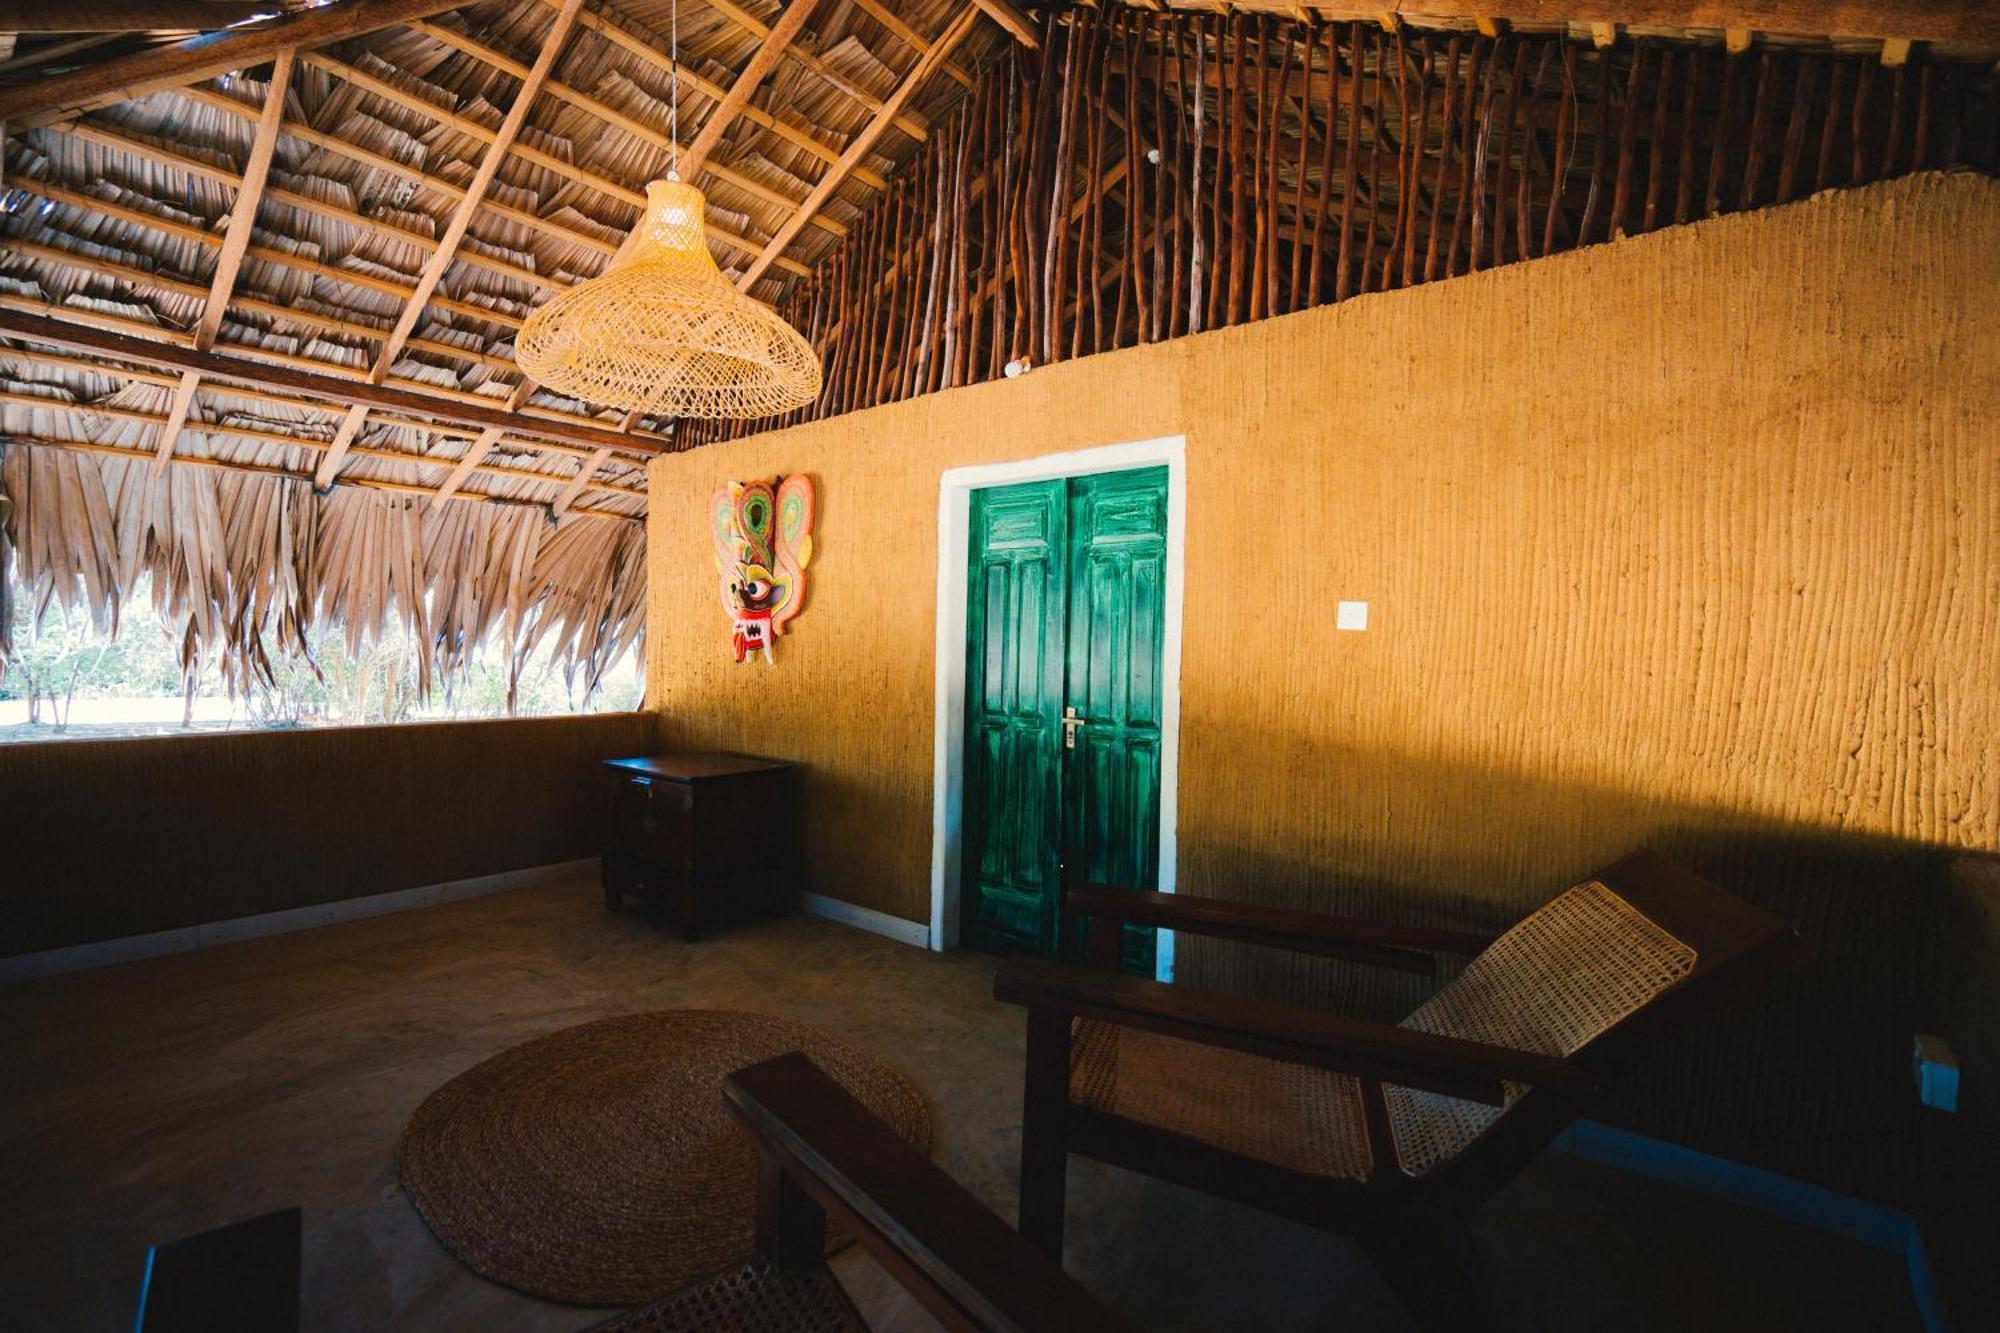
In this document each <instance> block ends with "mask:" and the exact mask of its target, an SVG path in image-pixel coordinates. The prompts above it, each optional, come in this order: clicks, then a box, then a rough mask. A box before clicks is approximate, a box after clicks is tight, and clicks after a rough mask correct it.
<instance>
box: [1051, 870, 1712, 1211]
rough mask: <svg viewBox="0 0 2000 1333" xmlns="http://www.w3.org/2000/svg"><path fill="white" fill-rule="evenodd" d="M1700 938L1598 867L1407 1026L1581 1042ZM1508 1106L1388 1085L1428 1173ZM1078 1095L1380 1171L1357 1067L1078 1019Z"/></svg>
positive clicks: (1261, 1154)
mask: <svg viewBox="0 0 2000 1333" xmlns="http://www.w3.org/2000/svg"><path fill="white" fill-rule="evenodd" d="M1694 964H1695V951H1694V950H1693V949H1692V948H1690V947H1688V946H1687V945H1686V944H1685V943H1683V942H1682V941H1680V940H1679V939H1676V938H1675V937H1674V936H1672V935H1670V934H1668V933H1667V932H1666V931H1664V930H1662V929H1661V928H1660V927H1659V926H1658V925H1656V924H1654V922H1653V921H1652V920H1651V919H1650V918H1648V917H1646V916H1645V915H1643V914H1642V913H1640V912H1639V911H1638V910H1637V909H1635V908H1634V907H1632V905H1631V904H1629V903H1627V902H1626V901H1625V900H1624V899H1623V898H1620V897H1619V896H1618V895H1617V894H1615V893H1613V892H1612V891H1611V890H1610V889H1608V888H1606V887H1605V886H1604V885H1603V884H1601V883H1598V882H1597V881H1595V880H1591V881H1588V882H1586V883H1583V884H1579V885H1577V886H1576V887H1575V888H1572V889H1570V890H1569V891H1568V892H1566V893H1564V894H1563V895H1562V896H1560V897H1558V898H1556V899H1555V900H1554V901H1553V902H1551V903H1549V904H1548V905H1547V906H1545V907H1543V908H1541V909H1540V910H1539V911H1537V912H1535V913H1533V914H1532V915H1530V916H1528V917H1526V918H1524V919H1523V920H1522V921H1520V922H1519V923H1517V924H1516V925H1515V926H1514V928H1513V929H1511V930H1509V931H1508V932H1507V933H1506V934H1504V935H1502V936H1500V938H1498V939H1496V940H1495V941H1493V943H1492V944H1491V945H1489V946H1487V948H1486V950H1485V951H1484V952H1483V953H1481V954H1480V955H1479V956H1478V957H1477V958H1475V959H1473V960H1472V962H1471V963H1469V964H1468V965H1467V966H1466V968H1465V970H1464V971H1463V972H1461V973H1460V974H1459V975H1458V976H1457V977H1456V978H1454V979H1453V980H1452V981H1451V982H1449V983H1448V984H1447V985H1445V986H1444V987H1443V988H1442V989H1440V990H1439V991H1438V993H1437V994H1436V995H1434V996H1432V997H1431V998H1430V999H1429V1000H1428V1001H1426V1002H1425V1003H1424V1004H1423V1005H1422V1006H1421V1007H1420V1008H1418V1009H1417V1010H1416V1011H1415V1012H1414V1013H1412V1014H1411V1015H1410V1016H1409V1017H1408V1018H1406V1019H1404V1020H1403V1023H1402V1026H1404V1027H1408V1028H1413V1029H1416V1030H1417V1031H1420V1032H1430V1033H1435V1034H1437V1035H1440V1036H1448V1037H1461V1038H1464V1039H1466V1040H1470V1041H1480V1042H1485V1043H1488V1044H1491V1045H1495V1046H1508V1047H1512V1048H1513V1049H1515V1050H1522V1051H1534V1052H1536V1053H1538V1054H1542V1055H1555V1056H1566V1055H1570V1054H1573V1053H1574V1052H1575V1051H1577V1050H1579V1049H1580V1048H1582V1047H1583V1046H1584V1045H1585V1044H1586V1043H1588V1042H1589V1041H1591V1040H1592V1039H1593V1038H1595V1037H1597V1036H1598V1035H1600V1034H1602V1033H1603V1032H1605V1031H1608V1030H1609V1029H1610V1028H1612V1027H1614V1026H1616V1025H1617V1024H1618V1023H1619V1022H1620V1021H1621V1020H1622V1019H1624V1018H1625V1017H1627V1016H1628V1015H1630V1014H1632V1013H1634V1012H1636V1011H1637V1010H1639V1009H1641V1008H1643V1007H1644V1006H1645V1005H1646V1004H1648V1003H1649V1002H1650V1001H1651V1000H1652V999H1653V998H1654V997H1655V996H1657V995H1659V994H1660V992H1662V991H1664V990H1666V989H1667V988H1668V987H1669V986H1672V985H1673V984H1675V983H1676V982H1678V981H1680V980H1681V979H1682V978H1683V977H1685V976H1687V975H1688V973H1690V972H1691V971H1693V970H1694ZM1526 1091H1527V1089H1526V1088H1524V1087H1522V1086H1521V1085H1519V1084H1513V1083H1510V1084H1507V1085H1506V1097H1505V1101H1506V1105H1504V1106H1487V1105H1485V1104H1483V1103H1480V1102H1468V1101H1463V1100H1461V1099H1459V1098H1456V1097H1446V1096H1443V1095H1442V1094H1439V1093H1434V1092H1423V1091H1420V1090H1417V1089H1414V1088H1404V1087H1397V1086H1394V1085H1384V1087H1383V1090H1382V1093H1383V1101H1384V1103H1385V1104H1386V1105H1387V1107H1388V1111H1389V1128H1390V1132H1391V1137H1392V1138H1393V1140H1394V1148H1395V1155H1396V1162H1397V1165H1398V1167H1399V1168H1400V1169H1401V1170H1402V1172H1403V1174H1404V1175H1406V1176H1410V1177H1419V1176H1424V1175H1427V1174H1429V1173H1430V1172H1431V1171H1434V1170H1436V1169H1437V1168H1438V1167H1440V1166H1442V1165H1444V1164H1445V1163H1446V1162H1449V1161H1451V1160H1452V1159H1453V1158H1455V1157H1457V1156H1458V1155H1459V1154H1460V1153H1461V1152H1463V1151H1464V1150H1465V1149H1466V1148H1467V1147H1468V1146H1469V1145H1470V1144H1471V1143H1472V1142H1473V1140H1475V1139H1477V1138H1478V1137H1479V1136H1480V1135H1481V1134H1483V1133H1485V1132H1486V1131H1487V1130H1488V1129H1490V1128H1491V1127H1492V1126H1493V1125H1494V1124H1495V1123H1496V1122H1498V1121H1499V1119H1500V1118H1501V1116H1503V1115H1505V1114H1506V1112H1507V1110H1508V1108H1509V1107H1512V1106H1513V1104H1514V1103H1515V1102H1516V1101H1518V1100H1519V1099H1520V1097H1521V1096H1522V1094H1523V1093H1525V1092H1526ZM1070 1098H1071V1100H1072V1101H1074V1102H1075V1103H1077V1104H1078V1105H1080V1106H1084V1107H1087V1108H1089V1109H1091V1110H1093V1111H1101V1112H1104V1113H1105V1114H1108V1115H1115V1116H1118V1117H1119V1118H1121V1119H1125V1120H1130V1121H1134V1122H1136V1123H1139V1124H1142V1125H1150V1126H1152V1127H1153V1128H1155V1129H1163V1130H1168V1131H1170V1132H1172V1133H1175V1134H1183V1135H1186V1136H1188V1137H1190V1138H1194V1139H1198V1140H1200V1141H1201V1142H1203V1143H1207V1144H1210V1145H1212V1146H1214V1147H1217V1148H1221V1149H1223V1150H1224V1151H1226V1152H1232V1153H1236V1154H1238V1155H1240V1156H1243V1157H1249V1158H1252V1159H1255V1160H1257V1161H1261V1162H1268V1163H1270V1164H1271V1165H1273V1166H1278V1167H1283V1168H1285V1169H1286V1170H1290V1171H1297V1172H1301V1173H1304V1174H1307V1175H1315V1176H1324V1177H1327V1178H1330V1179H1335V1180H1352V1181H1357V1182H1364V1183H1365V1182H1367V1181H1368V1180H1369V1179H1370V1178H1371V1177H1372V1175H1373V1173H1374V1159H1373V1154H1372V1153H1371V1151H1370V1149H1369V1143H1368V1123H1367V1119H1366V1115H1365V1112H1364V1111H1363V1109H1362V1101H1361V1085H1360V1083H1359V1082H1358V1081H1357V1080H1356V1079H1355V1078H1353V1077H1352V1076H1350V1075H1347V1074H1340V1073H1335V1072H1332V1071H1329V1070H1323V1069H1315V1068H1312V1067H1311V1066H1308V1065H1298V1064H1290V1063H1287V1062H1286V1061H1283V1060H1273V1059H1270V1058H1268V1057H1265V1056H1259V1055H1248V1054H1245V1053H1243V1052H1241V1051H1233V1050H1229V1049H1227V1048H1225V1047H1220V1046H1209V1045H1205V1044H1202V1043H1198V1042H1191V1041H1186V1040H1183V1039H1181V1038H1178V1037H1167V1036H1161V1035H1158V1034H1156V1033H1151V1032H1145V1031H1141V1030H1139V1029H1135V1028H1127V1027H1119V1026H1116V1025H1114V1024H1110V1023H1104V1022H1099V1021H1096V1020H1094V1019H1077V1020H1076V1021H1075V1022H1074V1024H1073V1025H1072V1028H1071V1044H1070Z"/></svg>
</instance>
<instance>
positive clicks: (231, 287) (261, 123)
mask: <svg viewBox="0 0 2000 1333" xmlns="http://www.w3.org/2000/svg"><path fill="white" fill-rule="evenodd" d="M293 63H294V62H293V60H292V53H291V52H290V51H284V52H280V53H279V55H278V56H277V58H276V59H274V60H273V61H272V62H271V81H270V85H269V86H268V87H267V88H266V90H265V93H264V111H263V114H262V115H260V116H259V117H258V118H257V134H256V137H255V138H254V139H252V140H251V143H250V156H249V158H248V159H247V160H246V161H245V162H244V164H243V180H242V183H241V184H239V185H238V186H237V187H236V203H235V206H234V207H232V208H231V209H230V210H229V225H228V226H227V227H225V228H224V229H223V233H222V252H221V253H220V254H218V255H217V256H216V258H215V273H214V274H213V276H211V277H210V279H209V284H208V302H207V304H206V305H204V306H203V307H202V309H201V321H200V322H199V323H197V324H196V325H195V330H194V345H195V347H196V349H197V350H199V351H203V352H205V351H207V350H208V349H209V348H210V347H212V346H213V345H214V344H215V335H216V334H217V333H219V332H220V331H221V330H222V316H223V313H224V312H225V311H226V310H227V309H228V308H229V296H230V293H231V292H233V291H235V290H236V274H237V271H238V270H239V269H241V268H242V267H243V256H244V253H245V252H246V251H248V250H249V248H250V233H251V232H252V231H253V230H254V229H255V228H256V226H257V209H258V206H259V205H261V204H262V203H263V202H264V184H265V182H266V181H268V180H269V179H270V175H271V155H272V153H273V152H274V151H275V150H276V149H277V147H278V127H279V126H280V125H282V124H283V123H284V119H285V98H286V96H287V95H288V94H289V93H290V92H291V87H292V66H293Z"/></svg>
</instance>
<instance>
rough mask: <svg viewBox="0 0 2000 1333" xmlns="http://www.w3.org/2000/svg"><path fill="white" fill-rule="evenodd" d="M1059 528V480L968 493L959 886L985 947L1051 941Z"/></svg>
mask: <svg viewBox="0 0 2000 1333" xmlns="http://www.w3.org/2000/svg"><path fill="white" fill-rule="evenodd" d="M1068 526H1069V505H1068V501H1067V497H1066V495H1065V491H1064V487H1063V483H1062V482H1060V481H1051V482H1036V483H1032V484H1029V485H1024V486H1009V487H1006V488H1004V489H999V490H987V491H974V492H973V493H972V528H971V534H970V536H971V542H970V548H971V562H970V563H971V569H970V571H969V579H970V582H969V583H968V585H967V589H966V603H965V608H966V617H965V621H966V663H965V699H966V713H967V716H966V726H965V748H966V756H965V828H966V830H967V837H966V840H965V869H964V873H963V877H962V878H963V882H964V884H965V889H966V895H965V896H966V899H967V903H966V906H967V908H968V909H969V910H967V911H966V912H965V913H964V920H966V921H968V922H970V923H971V926H970V929H969V930H968V931H967V932H966V933H967V934H968V935H969V936H970V937H971V939H972V940H973V942H975V943H977V944H981V945H984V946H986V947H989V948H1001V949H1039V948H1042V947H1043V941H1052V940H1053V939H1054V938H1055V913H1056V902H1057V898H1058V886H1059V885H1060V884H1061V883H1062V862H1061V857H1062V843H1061V837H1060V835H1061V818H1062V776H1061V768H1062V764H1061V759H1062V728H1061V727H1060V726H1059V725H1057V719H1058V718H1059V717H1061V715H1062V709H1063V703H1062V696H1063V666H1064V657H1063V631H1064V625H1063V613H1064V606H1065V600H1066V594H1065V586H1066V582H1065V575H1064V569H1065V566H1066V564H1067V560H1068V543H1067V540H1066V537H1067V529H1068Z"/></svg>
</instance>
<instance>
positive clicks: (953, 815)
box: [930, 435, 1187, 980]
mask: <svg viewBox="0 0 2000 1333" xmlns="http://www.w3.org/2000/svg"><path fill="white" fill-rule="evenodd" d="M1161 464H1165V465H1166V469H1167V583H1166V590H1165V591H1166V620H1165V624H1164V626H1163V627H1162V634H1163V638H1164V642H1163V643H1162V645H1161V663H1160V683H1161V699H1160V855H1159V863H1160V892H1162V893H1172V892H1173V891H1174V886H1175V876H1176V870H1177V869H1178V865H1177V861H1176V857H1175V848H1176V846H1177V834H1178V827H1179V822H1180V821H1179V806H1180V798H1179V790H1180V781H1179V779H1180V748H1181V610H1182V601H1183V589H1184V574H1185V566H1186V555H1187V437H1186V436H1185V435H1168V436H1163V437H1161V438H1159V439H1156V440H1135V441H1133V442H1131V443H1129V444H1111V445H1105V446H1103V447H1101V448H1096V449H1078V450H1075V451H1074V452H1071V453H1063V454H1048V455H1045V456H1043V457H1041V458H1025V459H1021V460H1020V461H1018V462H1013V463H991V464H981V465H978V466H973V467H957V468H952V469H950V470H949V471H947V472H946V473H945V474H944V475H943V477H942V478H940V480H939V483H938V564H937V713H936V718H935V722H934V726H933V730H932V735H933V737H934V742H935V749H934V753H933V755H932V773H931V928H930V943H931V948H933V949H937V950H944V949H951V948H956V947H957V945H958V924H959V923H958V908H959V866H960V862H961V861H962V859H963V856H962V853H963V849H964V843H963V830H962V828H961V824H962V820H963V811H964V808H965V804H964V803H965V629H966V623H965V616H966V606H965V593H966V587H965V582H966V572H965V571H966V561H967V559H968V558H969V555H970V552H969V549H968V548H969V546H970V543H971V528H972V493H973V492H974V491H976V490H983V489H985V488H987V487H991V486H1011V485H1014V484H1016V483H1019V482H1024V481H1052V480H1054V479H1056V478H1058V477H1082V476H1089V475H1090V474H1092V473H1096V472H1124V471H1129V470H1131V469H1133V468H1142V467H1158V466H1160V465H1161ZM1158 958H1159V963H1158V971H1159V976H1160V977H1161V979H1162V980H1167V979H1170V978H1171V977H1172V975H1173V960H1174V941H1173V932H1171V931H1166V930H1163V931H1161V932H1160V933H1159V951H1158Z"/></svg>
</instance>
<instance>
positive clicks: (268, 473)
mask: <svg viewBox="0 0 2000 1333" xmlns="http://www.w3.org/2000/svg"><path fill="white" fill-rule="evenodd" d="M215 433H216V434H238V433H240V432H225V431H218V432H215ZM7 442H8V443H9V444H13V445H20V446H22V447H24V448H29V449H59V450H63V451H65V452H68V453H74V454H97V455H99V456H101V457H105V458H129V459H133V460H136V461H139V462H145V461H148V460H150V459H151V458H152V455H151V454H150V453H148V452H147V451H146V450H144V449H127V448H123V447H121V446H119V445H115V444H92V443H90V442H88V441H84V440H47V439H41V438H38V437H36V436H32V435H14V436H10V437H9V439H8V441H7ZM289 443H291V444H293V445H296V446H301V447H304V448H308V449H310V448H314V447H319V446H318V441H313V440H291V441H289ZM356 452H357V453H358V452H360V451H359V450H357V451H356ZM380 452H386V451H380ZM167 461H168V462H169V463H170V464H171V465H172V466H175V467H197V468H206V469H209V470H211V471H215V472H237V473H245V474H248V475H250V476H256V477H282V478H284V479H286V480H288V481H303V482H310V481H311V480H312V476H311V474H310V473H305V472H294V471H292V470H291V469H290V468H283V467H274V466H272V465H270V464H268V463H239V462H236V461H235V460H233V459H227V458H196V457H193V456H192V455H189V454H176V455H174V457H173V458H171V459H169V460H167ZM388 461H391V462H400V463H415V464H419V465H421V464H425V463H427V462H429V460H427V459H425V458H423V457H422V456H420V455H405V454H394V455H391V456H390V457H389V459H388ZM483 470H486V469H482V471H483ZM509 471H514V470H513V469H509ZM532 479H533V480H537V481H544V482H549V481H554V480H555V478H554V477H548V476H543V475H542V474H540V473H535V474H533V477H532ZM333 484H334V485H335V486H358V487H361V488H363V489H365V490H371V491H390V492H393V493H395V494H400V495H424V496H429V495H434V494H436V492H435V491H434V490H433V489H432V488H431V487H429V486H419V485H416V484H414V483H412V482H407V481H383V480H381V479H379V478H375V477H340V478H337V479H336V480H335V481H334V482H333ZM451 498H452V499H454V500H466V501H472V502H476V503H481V504H499V505H522V506H527V507H534V508H540V507H541V506H540V503H539V502H538V501H534V500H510V499H505V498H503V497H501V496H498V495H487V494H486V493H484V492H483V491H458V492H455V493H454V494H453V495H452V497H451ZM574 512H576V513H580V514H592V515H595V516H597V517H600V518H613V519H618V520H619V521H621V522H625V523H643V522H644V521H645V519H644V518H643V517H642V516H640V515H638V514H626V513H621V512H619V511H618V510H616V509H598V508H586V507H585V506H583V505H576V506H574Z"/></svg>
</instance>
